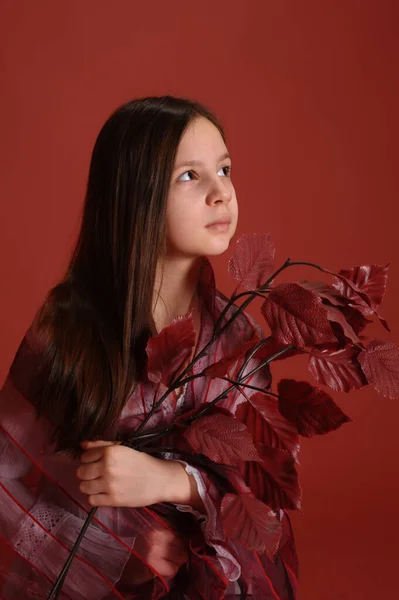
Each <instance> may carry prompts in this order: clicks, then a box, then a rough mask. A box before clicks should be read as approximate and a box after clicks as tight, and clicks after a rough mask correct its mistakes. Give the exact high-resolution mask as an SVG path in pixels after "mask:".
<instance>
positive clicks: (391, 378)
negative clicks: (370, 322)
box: [359, 340, 399, 398]
mask: <svg viewBox="0 0 399 600" xmlns="http://www.w3.org/2000/svg"><path fill="white" fill-rule="evenodd" d="M359 363H360V365H361V367H362V370H363V373H364V374H365V376H366V378H367V381H368V382H369V383H370V384H371V385H373V386H374V387H375V389H376V390H377V392H379V393H380V394H382V395H383V396H386V397H387V398H399V353H398V349H397V347H396V345H395V344H394V343H393V342H384V341H382V340H372V341H371V342H370V344H369V345H368V347H367V349H366V350H363V351H362V352H361V353H360V354H359Z"/></svg>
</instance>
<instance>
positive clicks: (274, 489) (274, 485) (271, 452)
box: [240, 442, 301, 510]
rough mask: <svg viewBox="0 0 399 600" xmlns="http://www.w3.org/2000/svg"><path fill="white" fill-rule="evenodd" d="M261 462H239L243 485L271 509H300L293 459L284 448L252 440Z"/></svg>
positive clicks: (299, 491) (299, 489) (299, 494)
mask: <svg viewBox="0 0 399 600" xmlns="http://www.w3.org/2000/svg"><path fill="white" fill-rule="evenodd" d="M255 446H256V449H257V451H258V454H259V456H260V457H261V459H262V460H261V462H246V463H242V464H241V465H240V470H241V472H242V474H243V477H244V479H245V482H246V484H247V486H248V487H249V488H250V489H251V491H252V492H253V494H255V496H256V497H257V498H258V499H259V500H262V502H264V503H265V504H268V505H269V506H271V508H273V509H274V510H278V509H280V508H287V509H300V508H301V488H300V486H299V482H298V473H297V470H296V467H295V460H294V459H293V457H292V455H291V454H290V453H289V452H288V450H282V449H280V448H270V446H265V445H264V444H260V443H258V442H257V443H255Z"/></svg>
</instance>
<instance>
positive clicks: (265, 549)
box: [221, 492, 282, 558]
mask: <svg viewBox="0 0 399 600" xmlns="http://www.w3.org/2000/svg"><path fill="white" fill-rule="evenodd" d="M221 514H222V519H223V526H224V531H225V533H226V535H227V536H228V537H230V538H232V539H234V540H237V541H238V542H239V543H240V544H242V545H243V546H244V547H245V548H248V549H249V550H252V551H255V552H259V553H261V554H263V553H265V554H267V555H268V556H269V557H270V558H273V557H274V555H275V554H276V552H277V550H278V547H279V544H280V540H281V535H282V526H281V523H280V521H279V520H278V519H277V517H276V515H275V513H274V512H273V511H272V509H271V508H270V507H269V506H266V504H264V503H263V502H261V501H260V500H258V499H257V498H255V496H254V495H253V494H252V493H251V492H247V493H241V494H226V495H225V496H224V497H223V500H222V505H221Z"/></svg>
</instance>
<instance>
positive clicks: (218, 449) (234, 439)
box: [184, 413, 260, 466]
mask: <svg viewBox="0 0 399 600" xmlns="http://www.w3.org/2000/svg"><path fill="white" fill-rule="evenodd" d="M184 437H185V439H186V440H187V441H188V442H189V444H190V446H191V447H192V449H193V450H194V451H195V452H198V453H199V454H204V455H205V456H207V457H208V458H210V459H211V460H213V461H215V462H218V463H221V464H224V465H231V466H234V465H236V464H237V461H238V460H260V458H259V456H258V453H257V451H256V448H255V446H254V442H253V439H252V436H251V434H250V433H249V431H248V430H247V428H246V427H245V425H244V424H243V423H240V422H239V421H237V419H235V418H234V417H233V416H232V415H231V416H227V415H225V414H221V413H214V414H211V415H206V416H204V417H199V418H198V419H196V420H195V421H194V422H193V423H192V425H191V426H190V427H189V428H188V429H187V430H186V431H185V433H184Z"/></svg>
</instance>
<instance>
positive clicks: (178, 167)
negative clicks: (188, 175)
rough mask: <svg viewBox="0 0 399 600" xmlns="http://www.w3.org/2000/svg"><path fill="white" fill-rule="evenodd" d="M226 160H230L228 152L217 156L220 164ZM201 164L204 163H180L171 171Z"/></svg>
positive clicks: (191, 161)
mask: <svg viewBox="0 0 399 600" xmlns="http://www.w3.org/2000/svg"><path fill="white" fill-rule="evenodd" d="M226 158H230V160H231V156H230V154H229V153H228V152H225V153H224V154H222V156H219V159H218V162H222V160H225V159H226ZM203 164H204V163H203V162H202V161H200V160H187V161H185V162H183V163H180V165H176V166H175V168H174V169H173V170H174V171H176V170H177V169H181V167H195V166H198V165H203Z"/></svg>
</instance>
